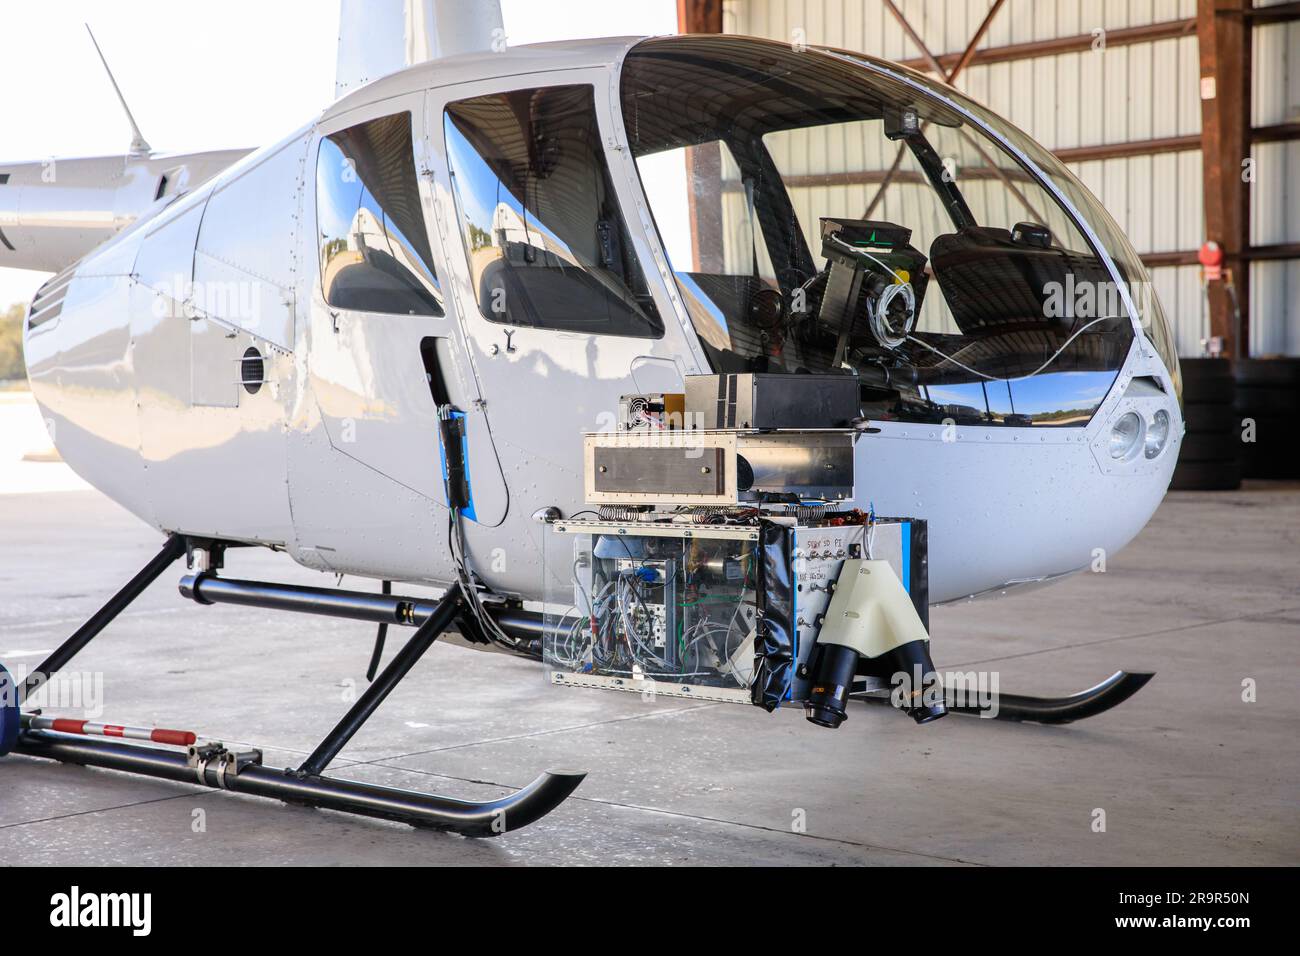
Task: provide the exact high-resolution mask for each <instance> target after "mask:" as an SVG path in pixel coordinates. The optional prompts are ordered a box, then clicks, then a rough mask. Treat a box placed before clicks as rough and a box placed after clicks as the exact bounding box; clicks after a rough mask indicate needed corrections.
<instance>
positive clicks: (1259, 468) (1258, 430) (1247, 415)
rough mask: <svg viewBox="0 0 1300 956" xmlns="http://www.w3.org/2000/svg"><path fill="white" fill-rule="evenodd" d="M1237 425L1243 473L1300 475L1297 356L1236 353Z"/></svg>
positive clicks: (1251, 475)
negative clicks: (1238, 355)
mask: <svg viewBox="0 0 1300 956" xmlns="http://www.w3.org/2000/svg"><path fill="white" fill-rule="evenodd" d="M1235 373H1236V386H1237V387H1236V400H1235V403H1234V407H1235V409H1236V415H1237V423H1238V426H1239V430H1241V431H1243V432H1244V433H1245V436H1246V437H1247V438H1249V437H1250V429H1249V426H1250V423H1251V422H1252V421H1253V423H1254V439H1255V440H1254V441H1243V442H1242V443H1241V463H1242V474H1243V475H1244V476H1245V477H1246V478H1300V359H1296V358H1272V359H1240V360H1238V361H1237V363H1236V370H1235Z"/></svg>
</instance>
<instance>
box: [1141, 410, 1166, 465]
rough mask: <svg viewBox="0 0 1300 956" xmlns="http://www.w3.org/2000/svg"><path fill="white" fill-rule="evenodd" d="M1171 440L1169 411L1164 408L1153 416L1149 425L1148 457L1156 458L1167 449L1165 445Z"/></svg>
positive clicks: (1147, 438)
mask: <svg viewBox="0 0 1300 956" xmlns="http://www.w3.org/2000/svg"><path fill="white" fill-rule="evenodd" d="M1168 441H1169V413H1168V412H1167V411H1165V410H1164V409H1163V408H1162V409H1161V410H1160V411H1158V412H1156V413H1155V414H1154V415H1153V416H1151V424H1150V425H1148V426H1147V437H1146V456H1147V458H1148V459H1150V458H1155V457H1156V456H1157V455H1159V454H1160V453H1161V452H1162V451H1164V450H1165V445H1166V444H1167V443H1168Z"/></svg>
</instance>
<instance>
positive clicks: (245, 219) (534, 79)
mask: <svg viewBox="0 0 1300 956" xmlns="http://www.w3.org/2000/svg"><path fill="white" fill-rule="evenodd" d="M637 42H638V41H637V40H629V39H616V40H602V41H582V42H573V43H562V44H547V45H541V46H535V47H520V48H512V49H510V50H508V51H506V52H503V53H485V54H472V55H466V56H458V57H453V58H449V59H445V60H441V61H438V62H436V63H431V64H427V65H422V66H416V67H412V68H410V69H407V70H404V71H402V72H399V73H396V74H394V75H392V76H388V77H385V78H383V79H380V80H377V81H375V82H373V83H370V84H368V85H366V86H364V87H362V88H361V89H359V90H357V91H356V92H353V93H351V94H350V95H348V96H346V97H345V98H343V99H342V100H340V101H339V102H337V103H336V104H334V105H333V106H332V107H330V108H329V109H327V110H326V111H325V112H324V113H323V114H322V115H321V116H320V117H319V118H318V119H317V120H315V121H314V122H312V123H311V124H309V125H307V126H305V127H303V128H302V129H299V130H297V131H295V132H294V133H293V134H291V135H290V136H288V137H286V138H285V139H284V140H282V141H281V142H280V143H278V144H276V145H273V146H270V147H267V148H265V149H262V150H259V151H257V152H256V153H253V154H251V155H249V156H246V157H244V158H243V159H240V160H239V161H238V162H236V163H234V165H231V166H229V168H226V169H224V170H223V171H222V172H220V173H219V174H217V175H216V176H215V177H213V178H212V179H211V180H209V181H208V182H207V183H206V184H205V185H203V186H201V187H199V188H197V189H194V190H192V191H190V192H188V193H187V194H185V195H182V196H180V197H179V198H172V197H164V198H162V199H160V200H158V201H157V202H156V203H155V204H154V205H153V206H150V207H149V208H148V209H147V210H146V211H145V212H144V213H142V214H141V215H140V218H139V219H138V220H137V221H136V222H135V223H134V224H133V225H132V226H130V227H129V228H127V229H125V230H123V231H121V232H120V233H118V234H116V235H115V236H114V237H113V238H112V239H110V240H109V241H108V242H106V243H105V244H103V245H102V246H100V247H98V248H96V249H95V250H94V251H93V252H91V253H90V254H89V255H87V256H85V258H83V259H81V260H80V261H78V262H77V263H76V264H75V265H73V266H71V267H70V268H69V269H68V270H67V271H65V272H64V273H62V274H60V276H59V277H57V278H56V279H55V280H52V282H51V283H50V284H49V285H48V286H46V287H45V289H43V290H42V293H41V294H40V295H39V296H38V298H37V300H36V301H35V302H34V304H33V307H32V310H31V319H32V321H31V323H30V328H28V330H27V332H26V338H25V341H26V357H27V363H28V369H29V375H30V379H31V384H32V388H33V391H34V393H35V396H36V398H37V401H38V402H39V403H40V406H41V408H42V410H43V413H44V415H45V416H46V418H47V421H48V423H49V427H50V430H51V434H52V437H53V439H54V441H55V443H56V445H57V447H58V449H59V451H60V453H61V454H62V456H63V457H64V459H65V460H66V461H67V462H68V463H69V464H70V465H71V466H72V468H73V469H74V470H76V471H77V472H78V473H79V474H80V475H82V476H83V477H84V478H86V480H88V481H89V482H90V483H91V484H93V485H95V486H96V487H97V488H99V489H101V490H102V491H104V492H105V493H106V494H107V495H109V496H110V497H111V498H112V499H114V500H115V501H117V502H118V503H120V504H121V505H122V506H124V507H125V508H127V509H128V510H130V511H131V512H132V513H134V514H135V515H137V516H138V517H139V518H141V519H142V520H143V521H145V522H147V523H149V524H151V525H152V526H154V527H156V528H158V529H161V530H164V531H170V532H182V533H184V534H186V535H188V536H192V537H196V538H214V539H223V540H230V541H240V542H248V543H255V544H261V545H269V546H272V547H275V548H277V549H282V550H284V551H285V552H287V553H288V554H289V555H291V556H292V557H293V559H294V560H296V561H297V562H299V563H300V564H303V565H305V566H307V567H309V568H314V569H317V570H320V571H323V572H336V573H343V574H356V575H362V576H368V577H373V578H383V579H390V580H394V581H409V582H424V583H431V584H443V583H448V582H450V581H452V580H454V578H455V567H454V565H453V562H452V557H451V551H450V546H449V540H448V518H449V513H448V509H447V507H446V505H445V498H444V488H443V476H442V471H441V466H440V444H439V432H438V427H437V417H436V413H435V396H434V392H433V390H431V386H430V377H431V376H433V377H435V378H438V379H439V380H440V382H441V385H442V387H443V388H444V389H445V393H446V395H445V397H446V399H447V400H449V401H450V403H451V404H452V405H455V406H456V407H457V408H459V409H461V410H463V411H464V413H465V428H466V443H467V445H466V447H467V460H468V468H469V478H470V485H471V492H472V498H473V519H474V520H473V521H471V522H467V523H466V541H467V545H468V547H469V549H470V552H471V555H472V558H473V566H474V568H475V571H476V573H478V575H479V576H480V577H481V578H482V579H483V580H484V581H485V582H486V583H487V584H488V585H490V586H491V587H492V588H494V589H496V590H498V591H501V592H504V593H509V594H514V595H518V596H520V597H522V598H524V599H530V600H540V599H541V597H542V577H543V574H542V567H541V565H542V546H541V536H542V525H540V524H539V523H538V522H537V521H535V520H534V518H533V515H534V513H535V512H536V511H537V510H538V509H540V508H543V507H546V506H554V507H557V508H559V509H560V511H561V512H562V513H563V514H566V515H568V514H571V513H573V512H575V511H578V510H580V509H582V508H583V507H584V503H583V480H582V456H581V448H582V438H581V436H582V433H583V432H584V431H594V430H600V429H603V428H609V427H613V423H614V421H615V417H616V412H617V408H618V401H619V397H620V396H621V395H624V394H632V393H654V392H671V391H680V390H681V388H682V379H683V376H684V375H687V374H692V373H707V372H710V371H712V369H711V367H710V363H709V358H708V355H707V354H706V351H705V349H704V348H703V347H702V345H701V341H700V336H699V335H698V334H697V332H696V329H695V327H694V326H693V324H692V321H691V317H690V315H689V313H688V310H687V306H686V304H685V302H684V299H683V295H682V292H681V291H680V289H679V286H678V285H677V283H676V282H675V281H674V273H673V270H672V267H671V265H670V262H669V258H668V256H667V254H666V252H665V249H664V248H663V245H662V243H661V240H660V236H659V233H658V232H657V230H656V226H655V222H654V219H653V217H652V212H651V207H650V204H649V203H648V201H647V198H646V196H645V194H644V192H643V186H642V183H641V180H640V178H639V177H638V172H637V166H636V163H635V160H634V158H633V156H632V152H631V150H630V149H629V148H628V133H627V129H626V126H625V123H626V117H624V116H623V115H622V113H621V111H620V109H619V107H618V103H619V81H620V71H621V68H622V64H623V60H624V57H625V55H626V54H627V52H628V50H629V49H631V48H632V47H633V46H634V45H635V44H636V43H637ZM863 62H864V63H865V64H866V65H865V66H864V69H868V70H875V71H880V72H882V73H887V74H888V75H890V76H891V77H894V78H896V79H898V80H899V81H900V82H903V83H906V84H912V85H914V86H915V87H916V90H917V95H918V96H926V97H935V96H939V95H940V94H938V93H936V92H935V91H934V90H933V89H932V88H931V87H930V86H928V85H923V84H922V82H921V80H920V79H919V78H918V77H916V75H914V74H911V73H909V72H908V71H906V70H903V69H901V68H898V67H894V66H892V65H890V64H887V63H883V62H875V61H869V60H864V61H863ZM581 84H586V85H590V86H591V87H592V88H593V89H594V91H595V96H594V103H595V110H596V117H597V121H598V123H599V129H600V133H601V140H602V143H603V149H604V155H605V159H606V162H607V164H608V167H609V171H610V177H611V181H612V183H613V188H614V191H615V193H616V196H617V200H618V203H619V205H620V206H621V208H622V211H623V216H624V218H625V220H626V222H627V227H628V233H629V236H630V239H631V242H632V244H633V246H634V249H635V254H636V258H637V260H638V261H639V262H640V263H641V264H642V267H643V269H644V273H645V280H646V284H647V286H648V290H649V294H650V295H651V296H652V297H653V303H654V306H655V308H656V310H657V312H658V315H659V316H660V317H662V323H663V334H662V336H660V337H657V338H654V337H630V336H629V337H624V336H619V335H590V334H585V333H582V332H574V331H559V330H554V329H544V328H534V327H528V326H526V325H518V326H507V325H503V324H501V323H499V322H493V321H489V320H488V319H486V318H485V317H484V315H483V314H482V312H481V310H480V308H479V304H478V293H477V290H476V288H475V277H474V271H473V263H472V261H471V254H470V253H469V252H467V249H466V246H465V244H464V243H463V242H462V232H461V227H460V224H459V221H458V217H457V200H456V195H455V192H454V187H453V180H452V175H451V170H450V169H449V162H448V154H447V147H446V143H445V140H444V133H443V129H444V123H443V116H444V108H445V106H446V105H447V104H448V103H453V102H456V101H460V100H464V99H466V98H468V97H473V96H479V95H482V94H487V93H492V92H496V91H510V90H517V89H523V88H534V87H536V88H541V87H547V86H553V85H581ZM949 105H950V106H951V108H953V109H956V110H958V111H962V112H963V113H964V115H966V116H967V118H968V120H969V122H970V123H972V124H973V125H976V126H981V125H982V122H981V120H980V118H979V117H977V116H974V115H971V114H969V113H965V112H964V110H963V108H962V107H961V106H960V104H949ZM400 113H408V114H409V116H410V119H411V129H412V142H413V159H414V166H415V170H414V171H415V175H416V178H417V180H418V198H419V203H420V207H421V209H422V211H423V220H424V223H425V224H426V227H427V242H428V248H429V250H430V251H431V255H432V258H433V262H434V264H435V266H436V272H437V276H438V280H439V286H440V290H441V297H442V306H443V311H444V313H445V314H444V315H442V316H431V315H430V316H422V315H400V314H388V313H378V312H368V311H357V310H351V309H346V308H340V307H337V306H331V305H329V304H327V302H326V299H325V294H324V292H323V285H322V274H321V273H322V265H321V256H320V254H319V243H318V237H319V235H320V231H321V227H320V224H319V223H318V221H317V208H318V204H317V195H316V168H317V161H318V154H319V149H320V144H321V142H322V140H323V139H324V138H325V137H328V136H330V135H331V134H334V133H337V132H339V131H342V130H345V129H348V128H351V127H354V126H356V125H357V124H359V123H363V122H365V121H368V120H372V119H377V118H380V117H387V116H392V115H394V114H400ZM984 128H985V129H986V131H987V132H988V133H989V135H996V134H995V133H994V132H993V131H989V130H987V127H984ZM1026 161H1027V162H1032V160H1026ZM1049 188H1050V187H1049ZM1059 198H1060V201H1061V202H1062V204H1063V205H1065V207H1066V208H1068V209H1072V210H1073V214H1074V216H1075V219H1076V221H1077V223H1078V226H1079V229H1080V231H1081V232H1083V233H1084V234H1085V235H1087V236H1089V238H1090V239H1093V240H1097V234H1096V232H1095V231H1094V229H1093V224H1090V223H1089V222H1087V220H1086V219H1085V218H1084V217H1083V215H1082V213H1081V212H1080V211H1079V210H1077V209H1073V207H1072V206H1071V205H1070V203H1069V200H1068V197H1065V196H1060V197H1059ZM511 228H513V227H511ZM366 234H367V233H366V231H365V230H362V231H361V235H362V237H363V238H362V240H361V241H363V242H364V241H365V239H364V236H365V235H366ZM368 234H370V235H373V234H374V231H373V229H372V230H371V231H370V232H369V233H368ZM1096 244H1097V245H1099V246H1100V245H1101V243H1100V241H1099V240H1098V241H1097V243H1096ZM0 264H3V263H2V261H0ZM1110 267H1111V268H1112V269H1113V268H1114V267H1113V264H1112V265H1111V266H1110ZM1134 330H1135V334H1134V337H1133V340H1132V346H1131V348H1130V350H1129V352H1128V355H1127V357H1126V358H1125V359H1124V360H1123V365H1122V367H1121V368H1119V370H1118V372H1117V373H1116V374H1115V378H1114V381H1113V383H1112V384H1111V386H1110V389H1109V391H1108V393H1107V394H1106V395H1105V397H1104V399H1102V400H1101V401H1100V404H1099V405H1098V407H1097V408H1096V410H1095V412H1094V413H1093V415H1092V417H1091V419H1090V420H1089V421H1088V423H1087V424H1086V425H1081V426H1079V427H1055V428H1045V427H1024V428H1021V427H1012V426H1007V425H997V426H981V425H971V424H927V423H917V422H905V421H883V422H874V423H873V424H875V425H877V426H878V427H879V429H880V430H879V432H878V433H874V434H867V435H864V436H863V437H862V438H861V439H860V440H859V441H858V444H857V452H856V454H857V468H856V482H857V485H856V501H855V503H856V505H857V506H858V507H862V508H864V509H865V508H867V507H872V508H874V510H875V511H876V512H878V513H881V514H896V515H909V516H915V517H920V518H924V519H926V520H927V521H928V522H929V549H930V569H929V575H930V595H931V599H932V600H933V601H935V602H943V601H951V600H956V599H960V598H963V597H966V596H969V595H974V594H979V593H984V592H989V591H995V590H999V589H1003V588H1006V587H1009V586H1014V585H1017V584H1023V583H1028V582H1035V581H1042V580H1047V579H1050V578H1052V577H1055V576H1058V575H1062V574H1066V573H1069V572H1071V571H1075V570H1078V569H1081V568H1084V567H1087V566H1089V565H1090V564H1093V563H1094V562H1095V561H1096V559H1097V557H1098V555H1099V554H1108V553H1113V552H1115V551H1116V550H1118V549H1119V548H1121V547H1123V546H1124V545H1125V544H1126V543H1127V542H1128V541H1129V540H1131V539H1132V538H1133V537H1134V536H1135V535H1136V534H1137V533H1138V531H1139V530H1140V529H1141V528H1142V527H1143V525H1144V524H1145V523H1146V521H1147V520H1148V519H1149V517H1150V516H1151V514H1152V513H1153V512H1154V510H1155V508H1156V507H1157V505H1158V504H1159V503H1160V501H1161V499H1162V497H1163V495H1164V492H1165V490H1166V488H1167V487H1168V484H1169V480H1170V476H1171V473H1172V470H1173V467H1174V463H1175V461H1176V458H1177V452H1178V445H1179V442H1180V436H1181V434H1182V416H1181V412H1180V410H1179V406H1178V401H1177V398H1176V391H1177V386H1176V381H1175V377H1176V373H1177V370H1176V368H1175V369H1170V368H1168V367H1166V362H1165V361H1164V360H1162V358H1161V356H1160V355H1159V354H1158V352H1157V349H1156V348H1155V347H1154V346H1153V345H1152V343H1151V341H1150V340H1149V339H1148V338H1147V336H1146V335H1145V334H1144V331H1143V330H1142V329H1141V327H1140V323H1139V321H1138V319H1137V318H1136V315H1134ZM250 350H255V352H256V355H254V356H253V362H252V364H251V365H250V364H248V363H246V362H245V358H246V357H247V356H248V355H249V354H250ZM258 359H260V361H261V366H260V370H259V367H258V366H257V364H256V363H257V360H258ZM250 385H258V387H256V388H251V387H249V386H250ZM1157 406H1158V407H1159V408H1161V409H1164V410H1166V411H1167V413H1168V414H1169V415H1170V416H1171V417H1172V433H1173V437H1172V439H1171V441H1170V443H1169V447H1168V448H1166V449H1164V451H1163V453H1162V454H1160V455H1159V456H1158V457H1156V458H1154V459H1153V460H1147V459H1146V458H1145V457H1143V456H1141V455H1139V456H1138V457H1137V459H1136V460H1134V461H1116V460H1113V459H1112V458H1111V457H1109V456H1108V453H1107V448H1108V442H1109V440H1110V435H1111V432H1112V429H1113V427H1114V425H1115V422H1116V420H1117V419H1118V417H1119V416H1121V415H1122V414H1124V413H1125V412H1126V411H1129V410H1131V409H1137V410H1139V411H1140V413H1141V414H1143V415H1148V416H1149V414H1150V409H1151V408H1153V407H1157Z"/></svg>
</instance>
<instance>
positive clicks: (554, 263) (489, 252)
mask: <svg viewBox="0 0 1300 956" xmlns="http://www.w3.org/2000/svg"><path fill="white" fill-rule="evenodd" d="M609 83H610V78H609V73H608V72H607V71H605V70H566V71H564V72H562V73H560V74H550V75H547V76H546V77H545V78H544V79H542V78H534V77H519V76H515V77H509V78H501V79H496V80H492V81H485V82H479V83H474V84H464V85H461V86H457V87H450V88H444V89H438V90H434V91H432V92H431V93H430V97H429V101H428V109H429V118H428V120H427V122H428V126H429V128H430V130H431V131H432V130H433V129H435V127H439V128H441V130H442V133H443V143H444V153H443V155H442V157H440V158H441V160H442V161H444V162H445V163H446V168H444V169H440V170H436V171H435V172H436V177H437V181H438V182H439V183H440V184H444V183H445V184H447V187H449V191H450V194H451V201H452V211H453V214H452V216H451V217H450V223H449V229H448V232H449V233H451V234H452V235H451V236H449V241H448V249H449V255H448V260H449V263H450V264H451V266H452V268H453V269H458V270H459V269H464V270H465V271H464V272H463V273H462V279H461V280H460V281H458V283H457V285H458V286H459V287H461V288H463V289H464V293H465V297H466V298H467V299H468V301H467V302H466V303H465V308H464V310H463V313H464V315H465V322H466V330H467V343H468V346H469V349H470V351H471V354H472V355H473V358H474V362H475V367H476V369H477V370H478V378H479V383H480V387H481V388H482V390H483V396H484V398H485V399H486V402H487V408H488V414H489V416H490V419H491V423H492V435H493V437H494V439H495V442H496V447H497V451H498V452H499V453H500V455H501V458H502V461H503V464H504V465H505V466H506V473H507V474H508V475H509V476H510V478H509V479H508V481H509V484H510V491H511V494H512V496H513V497H515V498H517V499H518V500H520V501H521V502H522V503H523V506H524V507H526V508H529V509H531V508H533V507H537V506H540V505H550V504H555V505H559V506H560V507H561V508H564V509H565V510H566V511H567V510H570V509H575V508H578V507H581V505H580V504H579V502H580V501H581V491H582V475H581V461H582V457H581V447H582V434H581V433H582V432H583V431H594V430H598V429H602V428H608V427H611V424H612V422H613V420H614V416H615V415H616V413H617V409H618V400H619V396H620V395H624V394H631V393H635V392H638V391H640V390H659V391H671V390H679V389H680V388H681V387H682V382H681V372H680V366H679V364H678V360H677V357H678V356H680V355H686V354H689V351H688V347H687V345H686V343H685V342H684V340H683V339H684V337H683V333H682V330H681V328H680V326H679V324H678V323H677V321H676V319H675V318H673V316H672V313H671V311H670V308H671V306H670V303H669V302H668V300H667V299H666V297H664V296H663V288H662V285H659V286H658V288H657V289H656V290H655V291H656V292H658V293H659V295H658V296H657V295H655V294H652V289H651V286H650V282H649V281H648V275H649V274H650V273H651V272H652V271H653V267H652V266H651V267H649V268H647V266H649V264H650V263H651V262H652V256H651V253H650V251H649V249H648V247H647V245H646V242H645V239H644V235H643V233H642V231H641V228H640V225H639V222H637V221H636V219H635V217H634V216H625V214H624V210H625V209H629V208H632V207H631V203H630V201H627V193H628V190H629V187H628V184H627V182H626V180H625V178H624V175H625V174H623V173H622V172H620V171H619V167H617V166H615V171H614V172H611V161H610V158H611V157H617V156H618V155H619V154H618V153H617V151H616V149H615V148H614V147H613V145H612V144H613V143H614V142H615V141H616V140H615V137H614V136H613V135H612V133H611V132H610V130H611V128H612V127H611V123H612V118H611V116H610V112H609V109H610V106H609V104H610V96H609ZM433 139H434V141H435V142H436V136H435V137H433ZM453 241H459V242H460V243H461V244H462V246H463V254H461V255H456V254H454V253H453V252H451V245H452V242H453ZM654 278H655V280H656V281H657V280H658V275H657V274H654ZM458 294H459V293H458ZM661 310H662V311H661ZM665 318H667V319H668V321H665ZM515 476H517V477H515Z"/></svg>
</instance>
